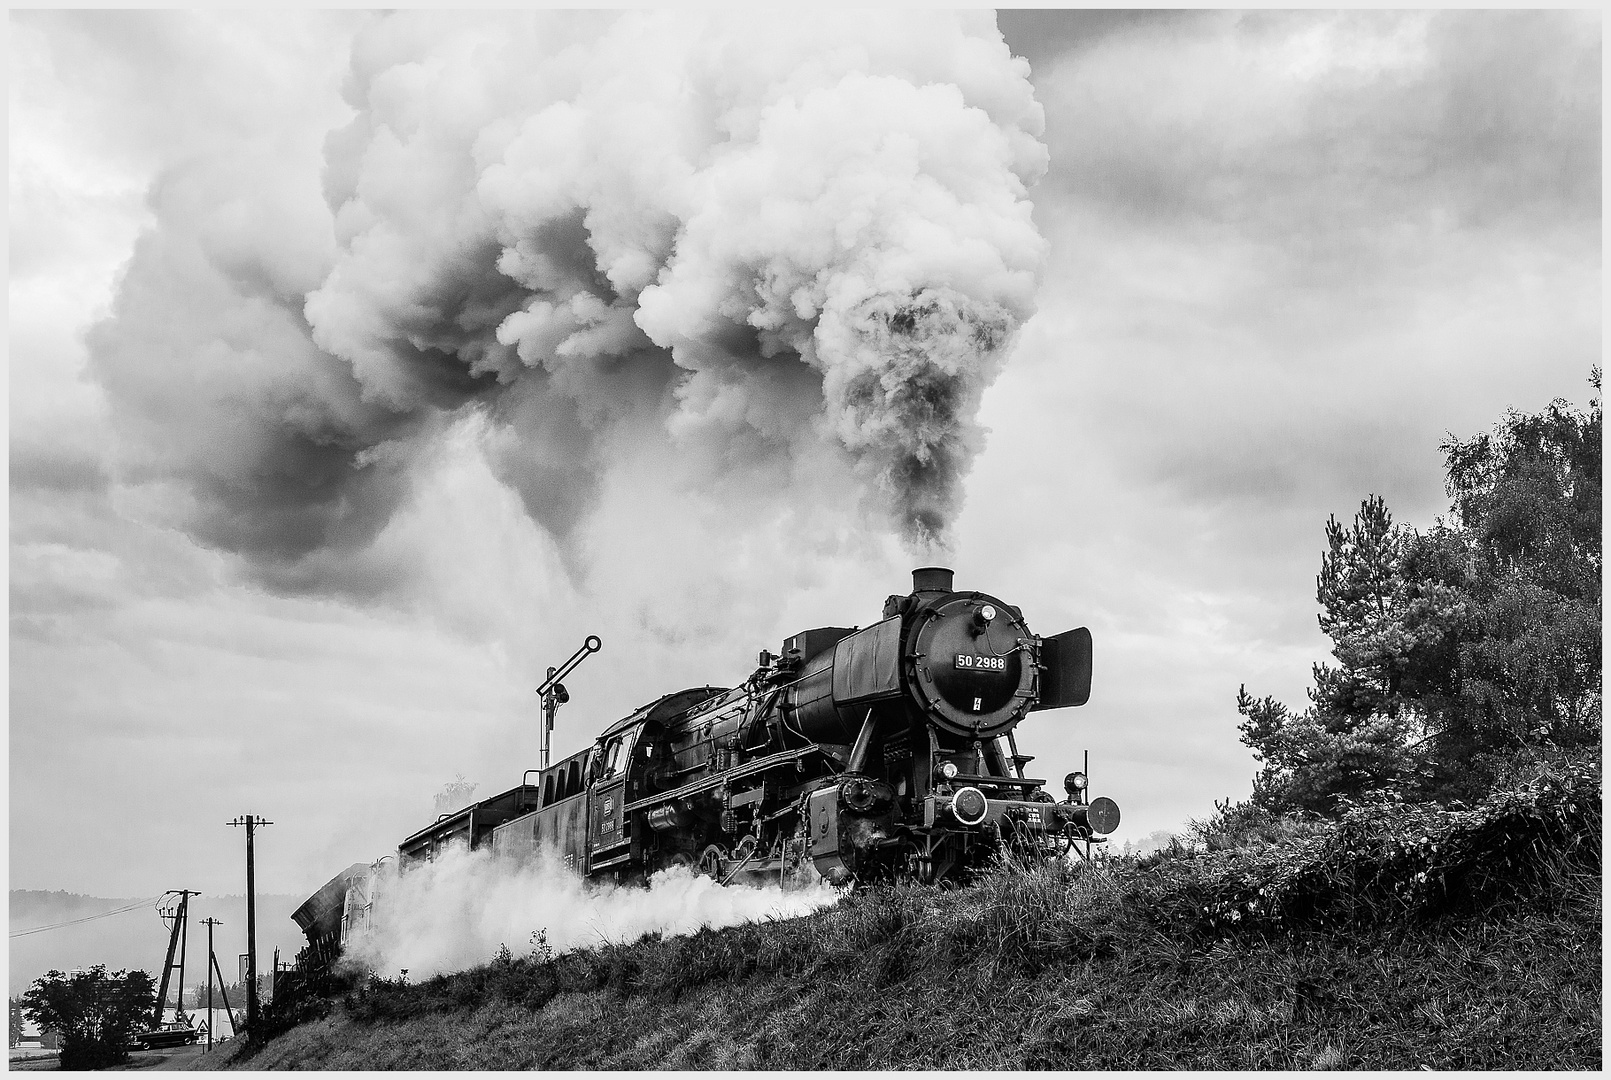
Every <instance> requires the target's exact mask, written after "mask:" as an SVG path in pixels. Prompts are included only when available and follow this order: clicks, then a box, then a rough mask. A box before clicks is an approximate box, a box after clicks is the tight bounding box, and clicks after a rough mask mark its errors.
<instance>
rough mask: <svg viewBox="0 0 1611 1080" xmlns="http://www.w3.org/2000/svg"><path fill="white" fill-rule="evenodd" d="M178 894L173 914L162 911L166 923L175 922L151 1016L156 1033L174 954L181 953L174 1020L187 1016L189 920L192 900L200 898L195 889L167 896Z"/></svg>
mask: <svg viewBox="0 0 1611 1080" xmlns="http://www.w3.org/2000/svg"><path fill="white" fill-rule="evenodd" d="M172 894H177V895H178V897H179V906H178V907H176V908H174V909H173V911H172V912H168V911H162V918H163V920H164V921H166V920H168V919H172V920H173V930H172V932H171V933H170V934H169V935H168V957H167V959H166V960H164V961H163V963H162V987H161V988H160V989H159V990H158V991H157V1007H156V1009H155V1011H154V1012H153V1013H152V1015H151V1030H152V1031H156V1030H158V1029H159V1028H161V1027H162V1010H163V1008H164V1007H166V1006H167V1004H168V980H169V979H170V978H172V977H173V969H174V966H175V965H174V962H173V954H174V951H175V950H177V951H178V953H179V963H178V968H179V1007H178V1008H177V1009H175V1010H174V1014H175V1015H174V1019H175V1020H182V1019H183V1018H184V1015H185V950H186V947H187V946H188V944H189V941H190V930H189V926H188V924H187V921H186V920H187V919H188V917H189V913H190V898H191V897H192V896H200V895H201V894H200V893H198V892H197V891H196V890H195V889H170V890H168V893H167V894H165V896H166V895H172Z"/></svg>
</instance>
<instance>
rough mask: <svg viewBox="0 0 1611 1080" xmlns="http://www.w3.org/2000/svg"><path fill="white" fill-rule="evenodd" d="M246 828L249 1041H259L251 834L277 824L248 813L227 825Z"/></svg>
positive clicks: (254, 878) (247, 1008)
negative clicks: (261, 827) (260, 828)
mask: <svg viewBox="0 0 1611 1080" xmlns="http://www.w3.org/2000/svg"><path fill="white" fill-rule="evenodd" d="M228 824H230V825H235V826H241V825H244V826H246V1038H247V1039H248V1040H249V1041H251V1042H256V1041H257V1038H258V1035H257V881H256V877H255V874H256V871H255V870H254V868H253V860H252V835H253V833H254V832H255V831H256V829H257V827H258V826H259V825H272V824H274V822H272V821H268V820H266V819H264V818H260V817H254V816H252V815H251V814H247V815H245V816H244V817H238V818H236V819H235V820H234V821H231V822H228Z"/></svg>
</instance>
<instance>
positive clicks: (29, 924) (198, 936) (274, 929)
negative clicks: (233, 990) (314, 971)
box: [8, 889, 307, 994]
mask: <svg viewBox="0 0 1611 1080" xmlns="http://www.w3.org/2000/svg"><path fill="white" fill-rule="evenodd" d="M305 899H307V897H306V896H300V895H289V894H277V893H260V894H259V895H258V897H257V949H258V967H259V969H260V970H261V971H263V972H267V971H268V969H269V964H270V963H271V962H272V959H273V956H274V949H275V948H276V947H278V948H279V949H280V952H281V955H282V957H284V958H285V959H290V958H291V957H294V956H295V955H296V952H297V950H298V949H300V948H301V947H302V942H303V938H302V935H301V933H300V932H299V931H298V930H297V927H296V923H294V922H292V921H291V912H293V911H295V910H296V908H297V905H298V904H300V903H302V901H303V900H305ZM9 900H10V911H9V920H8V921H9V926H8V930H9V931H10V932H11V933H16V932H17V931H19V930H28V929H32V928H34V927H40V926H49V925H53V924H57V923H69V925H66V926H61V927H59V928H57V929H53V930H45V931H42V932H40V933H34V934H28V935H26V936H24V937H14V938H11V939H10V946H11V947H10V959H11V968H10V970H11V975H10V979H9V980H8V993H10V994H19V993H21V992H22V991H23V990H26V989H27V988H28V985H29V984H30V983H31V982H33V981H34V979H36V978H38V977H39V976H40V975H43V974H44V973H45V972H46V971H49V970H51V969H52V968H55V969H57V970H60V971H66V970H68V969H70V968H82V967H91V966H93V965H95V964H105V965H106V966H107V967H108V968H109V969H111V970H117V969H120V968H128V969H133V968H140V969H143V970H145V971H149V972H150V973H151V974H152V976H153V977H154V978H160V968H161V967H162V961H163V958H164V956H165V954H166V953H167V949H168V931H167V929H166V928H165V927H164V926H163V923H162V920H161V919H160V918H158V917H157V912H156V909H155V907H154V906H153V905H152V903H151V902H150V898H143V897H127V898H120V897H103V896H84V895H82V894H80V893H70V892H60V891H56V892H50V891H44V890H38V889H13V890H11V894H10V898H9ZM130 905H138V906H136V907H134V909H133V910H131V911H125V912H123V913H122V914H118V915H107V916H106V917H105V918H98V919H90V921H86V922H76V923H74V922H71V920H75V919H86V918H88V917H91V916H95V915H100V914H103V913H105V912H111V911H117V910H118V909H119V908H127V907H129V906H130ZM209 916H210V917H212V918H215V919H218V920H219V921H220V922H221V923H222V924H223V925H221V926H219V927H218V928H217V929H216V931H215V935H214V948H215V949H216V950H217V952H218V963H219V965H220V967H222V968H223V972H224V977H225V978H227V979H229V980H230V981H231V982H233V981H234V980H235V979H236V978H237V977H238V974H237V971H236V967H237V961H236V957H237V956H239V955H240V954H241V953H243V952H245V951H246V897H245V896H244V895H235V896H193V897H191V899H190V940H189V951H188V962H187V963H186V965H185V982H186V984H187V985H194V984H195V983H198V982H202V981H204V980H205V979H206V972H205V971H204V969H203V968H202V966H201V964H202V961H203V960H204V959H205V957H206V953H207V928H206V927H205V926H202V925H201V920H202V919H205V918H208V917H209Z"/></svg>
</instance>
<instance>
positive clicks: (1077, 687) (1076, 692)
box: [1033, 626, 1091, 709]
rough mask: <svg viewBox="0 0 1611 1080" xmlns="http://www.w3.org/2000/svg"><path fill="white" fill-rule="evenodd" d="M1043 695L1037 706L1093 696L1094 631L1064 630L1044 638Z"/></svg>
mask: <svg viewBox="0 0 1611 1080" xmlns="http://www.w3.org/2000/svg"><path fill="white" fill-rule="evenodd" d="M1040 664H1041V667H1042V668H1043V669H1044V670H1043V671H1042V672H1041V674H1040V696H1039V698H1040V699H1039V700H1038V701H1036V703H1035V705H1034V706H1033V707H1034V708H1035V709H1062V708H1067V707H1070V706H1073V705H1084V704H1085V703H1086V702H1087V701H1089V700H1090V697H1091V631H1090V630H1089V629H1087V628H1086V627H1083V626H1081V627H1079V628H1078V629H1075V630H1065V631H1064V632H1063V633H1061V634H1058V635H1057V636H1056V637H1049V638H1046V639H1044V640H1043V641H1042V642H1041V646H1040Z"/></svg>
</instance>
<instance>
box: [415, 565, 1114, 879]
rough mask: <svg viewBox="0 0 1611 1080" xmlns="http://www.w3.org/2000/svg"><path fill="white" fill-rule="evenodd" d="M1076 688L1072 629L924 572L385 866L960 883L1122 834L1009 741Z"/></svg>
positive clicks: (425, 838) (1085, 691)
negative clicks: (869, 610) (462, 852)
mask: <svg viewBox="0 0 1611 1080" xmlns="http://www.w3.org/2000/svg"><path fill="white" fill-rule="evenodd" d="M1090 686H1091V635H1090V632H1089V631H1088V630H1086V629H1084V628H1083V627H1082V628H1080V629H1077V630H1070V631H1068V632H1067V633H1063V634H1058V635H1057V636H1056V637H1050V638H1040V637H1037V636H1036V635H1034V634H1033V633H1031V632H1030V630H1029V627H1028V626H1027V625H1026V624H1025V622H1024V618H1023V613H1022V612H1021V611H1020V610H1019V609H1018V608H1016V607H1013V606H1011V605H1009V604H1006V603H1003V602H1002V601H1001V600H998V599H997V598H995V597H993V596H990V595H988V594H985V593H980V592H958V591H956V590H955V589H953V587H952V572H951V571H950V570H947V569H942V568H939V567H926V568H923V569H919V570H917V571H914V572H913V575H912V591H911V593H910V594H908V595H905V596H891V597H890V598H889V599H888V600H887V601H886V602H885V604H884V614H883V618H882V620H881V621H879V622H876V623H874V624H873V625H871V626H868V627H866V628H864V629H854V628H852V629H845V628H841V627H822V628H819V629H815V630H807V631H804V632H803V633H800V634H796V635H795V636H794V637H791V638H789V639H788V640H787V641H785V642H784V643H783V648H782V651H781V652H780V653H779V654H777V655H773V654H772V653H770V652H763V653H761V654H760V661H759V666H758V667H757V669H756V671H755V672H754V674H752V675H751V676H750V677H749V679H747V680H746V681H745V682H744V684H743V685H742V686H738V687H734V688H731V689H725V688H722V687H715V686H701V687H695V688H692V689H688V690H679V691H677V692H676V693H672V694H667V695H666V696H665V697H662V698H659V699H658V700H656V701H653V702H650V703H649V704H647V705H645V706H643V707H642V708H640V709H638V710H637V711H636V712H634V713H633V714H632V715H630V716H628V717H626V718H624V719H622V720H620V721H618V722H616V723H615V724H613V725H611V726H610V727H609V728H608V729H607V730H606V731H605V732H604V733H603V734H602V735H600V736H599V737H598V739H597V741H596V742H595V743H594V744H593V745H592V746H590V747H588V748H587V749H586V750H583V751H581V752H580V753H577V754H574V755H572V756H571V757H568V758H566V759H565V760H563V761H560V762H558V763H556V764H554V765H553V766H551V767H549V768H546V769H540V770H531V771H530V772H528V773H527V775H526V777H525V778H523V782H522V784H521V785H520V786H519V787H516V788H513V789H511V790H509V791H506V792H503V793H502V794H500V795H497V796H495V797H493V798H491V799H487V800H485V801H482V802H479V803H476V804H475V805H473V806H469V807H466V808H464V809H463V810H460V811H458V812H457V813H455V814H452V815H448V816H444V817H443V818H442V819H441V820H439V821H437V822H435V823H434V824H432V825H431V826H429V827H427V828H425V829H422V830H420V831H419V832H417V833H415V834H414V835H413V836H410V837H409V838H408V839H406V840H404V841H403V843H402V844H401V845H400V846H399V847H398V855H399V862H400V864H401V866H402V868H403V869H404V870H405V871H406V869H407V867H408V865H409V863H410V862H412V861H414V860H418V859H429V858H433V857H434V856H435V855H436V854H437V853H438V852H440V851H442V850H443V849H444V848H445V847H446V846H447V845H449V844H455V843H459V844H467V845H469V846H470V847H471V848H481V847H486V846H490V847H491V849H492V850H493V852H494V853H495V854H497V855H499V856H502V857H508V858H516V859H524V858H531V857H534V856H535V854H536V852H537V851H538V850H539V849H541V848H548V849H551V850H553V851H556V852H558V853H559V855H560V856H561V857H562V858H563V859H564V861H565V862H566V864H567V865H568V866H570V867H572V868H573V869H574V870H575V871H576V872H578V873H580V874H582V875H584V876H587V877H590V878H601V877H602V878H609V879H612V880H616V881H622V882H641V881H642V880H643V879H644V878H646V877H647V875H649V874H651V873H653V872H655V871H657V870H661V869H664V868H666V867H672V866H688V867H691V868H693V869H695V870H697V871H699V872H702V873H706V874H709V875H711V876H712V877H715V878H717V879H718V880H720V881H723V882H725V881H729V880H733V879H735V878H740V877H742V878H747V879H755V878H765V877H770V878H771V879H772V880H775V881H781V882H783V883H784V884H785V885H789V884H790V883H796V882H801V881H809V880H816V878H817V877H818V876H819V875H820V876H821V877H826V878H827V879H828V880H829V881H831V882H834V883H836V884H838V883H844V882H847V881H849V880H851V879H852V878H854V879H855V880H858V881H863V882H867V881H878V880H889V879H892V878H905V877H911V878H915V879H917V880H920V881H925V882H927V881H938V880H946V879H950V880H955V879H960V878H963V877H965V876H966V875H967V874H968V873H969V872H970V871H971V870H973V869H975V868H977V867H978V866H980V865H981V864H982V863H983V862H984V861H985V860H987V859H988V858H989V857H990V855H991V854H992V853H993V852H995V851H997V850H1000V849H1002V848H1007V849H1010V850H1015V851H1018V852H1022V853H1029V854H1040V855H1044V854H1050V853H1054V852H1064V851H1066V850H1067V848H1068V845H1069V844H1070V843H1073V842H1079V843H1084V844H1089V843H1092V842H1096V843H1100V842H1101V838H1100V836H1099V835H1098V834H1103V833H1109V832H1112V831H1113V829H1114V828H1115V827H1116V826H1117V825H1118V821H1119V809H1118V806H1117V805H1115V804H1114V803H1113V801H1112V800H1110V799H1102V798H1099V799H1095V800H1092V801H1087V799H1086V791H1085V777H1084V775H1083V774H1081V773H1073V774H1070V776H1069V777H1068V778H1067V780H1066V787H1067V791H1068V795H1069V798H1068V800H1067V801H1066V802H1062V803H1059V802H1056V801H1055V800H1054V799H1053V797H1052V796H1051V795H1050V794H1048V793H1047V792H1046V791H1045V790H1044V787H1045V783H1046V782H1045V781H1044V780H1036V779H1030V778H1027V777H1025V776H1024V769H1023V767H1024V765H1025V764H1026V763H1028V762H1029V760H1030V758H1029V757H1026V756H1024V755H1022V754H1020V753H1019V752H1018V748H1017V743H1016V741H1015V739H1014V734H1013V731H1014V728H1015V727H1016V726H1017V725H1018V723H1019V721H1021V720H1022V719H1023V718H1024V717H1025V716H1026V715H1028V714H1029V713H1030V712H1033V711H1035V710H1037V709H1055V708H1062V707H1065V706H1071V705H1081V704H1084V703H1085V701H1086V699H1087V698H1088V697H1089V695H1090ZM533 773H535V774H536V775H535V778H534V777H533ZM524 781H530V782H529V783H528V782H524Z"/></svg>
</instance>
